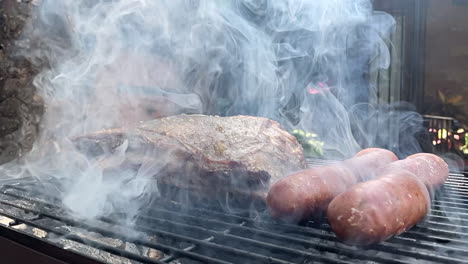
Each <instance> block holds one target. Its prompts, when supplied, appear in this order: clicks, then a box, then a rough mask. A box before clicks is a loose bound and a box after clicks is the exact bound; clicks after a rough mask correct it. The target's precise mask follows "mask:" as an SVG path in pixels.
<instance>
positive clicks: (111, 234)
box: [0, 160, 468, 264]
mask: <svg viewBox="0 0 468 264" xmlns="http://www.w3.org/2000/svg"><path fill="white" fill-rule="evenodd" d="M326 163H329V161H322V160H313V161H310V165H311V166H318V165H323V164H326ZM466 176H467V175H466V173H465V174H464V173H451V174H450V177H449V179H448V181H447V182H446V184H445V186H444V187H443V188H442V190H441V191H440V192H439V193H437V194H436V197H435V199H434V201H433V207H432V211H431V213H430V215H429V216H428V217H427V218H426V219H425V221H423V222H422V223H420V224H418V225H417V226H416V227H414V228H412V229H411V230H409V231H408V232H405V233H403V234H401V235H399V236H397V237H394V238H392V239H390V240H388V241H386V242H383V243H380V244H378V245H374V246H370V247H360V248H357V247H352V246H348V245H345V244H343V243H340V242H339V241H337V239H336V238H335V236H334V234H333V233H332V232H331V230H330V227H329V226H328V225H327V223H326V221H323V222H321V221H310V222H307V223H304V224H302V225H289V224H284V223H277V222H275V221H274V220H272V219H270V218H269V217H268V216H267V215H261V214H258V215H254V216H252V215H245V214H242V213H236V214H234V213H233V214H231V213H226V212H221V211H218V210H215V209H213V208H206V207H188V206H185V205H182V204H178V203H175V202H170V201H157V202H155V204H154V205H153V206H151V209H149V210H147V211H145V213H142V214H141V215H138V216H137V218H136V219H135V223H136V224H135V226H134V227H132V229H131V230H130V229H129V227H128V226H125V225H123V224H122V223H120V222H119V220H118V219H119V217H118V214H117V215H115V216H112V217H102V218H99V219H98V220H93V221H86V220H78V219H77V218H76V217H72V216H70V215H69V214H68V213H67V212H66V211H65V210H64V209H63V208H61V207H60V206H59V204H60V203H59V202H58V198H57V196H55V195H54V194H53V192H51V191H50V190H51V188H50V186H46V185H47V184H51V185H53V184H54V180H53V179H52V178H51V179H50V181H47V180H41V181H40V182H39V181H37V180H35V179H34V178H20V179H8V180H3V181H1V182H0V190H1V191H0V193H1V194H0V215H1V218H0V247H1V248H2V249H3V250H2V255H1V256H0V258H2V261H1V262H2V263H33V262H34V263H52V264H54V263H468V227H467V226H466V224H467V223H468V220H466V219H465V217H466V216H468V179H467V178H466ZM46 190H47V191H46Z"/></svg>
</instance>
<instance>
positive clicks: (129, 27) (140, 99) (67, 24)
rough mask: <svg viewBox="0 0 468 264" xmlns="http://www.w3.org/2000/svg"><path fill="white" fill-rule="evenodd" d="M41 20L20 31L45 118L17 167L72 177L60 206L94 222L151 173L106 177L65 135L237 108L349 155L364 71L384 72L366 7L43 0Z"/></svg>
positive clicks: (127, 204)
mask: <svg viewBox="0 0 468 264" xmlns="http://www.w3.org/2000/svg"><path fill="white" fill-rule="evenodd" d="M38 17H39V19H38V21H36V22H35V23H37V25H35V27H34V28H35V30H34V31H33V32H28V34H34V35H35V37H36V39H37V41H38V43H40V45H41V47H42V48H41V49H32V50H30V51H28V54H27V56H28V57H29V58H30V59H31V60H32V61H44V60H45V61H48V63H49V65H50V67H48V68H47V69H45V70H44V71H43V72H41V73H40V74H39V75H38V76H37V77H36V78H35V82H34V83H35V85H36V86H37V87H38V89H39V91H40V92H41V95H42V96H43V97H44V99H45V102H46V105H47V111H46V114H45V117H44V123H43V131H42V132H43V133H42V137H41V138H40V139H39V140H38V142H37V144H36V147H35V150H34V151H33V153H32V154H31V155H30V157H28V158H27V159H26V160H27V167H26V168H27V170H28V171H29V172H30V173H32V174H33V175H37V176H39V175H44V174H49V175H57V177H61V178H64V179H66V180H67V181H68V182H70V183H69V184H68V185H67V195H66V197H64V203H65V205H67V206H68V207H69V208H71V209H72V210H73V211H75V212H76V213H78V214H81V215H85V216H91V217H94V216H97V215H100V214H108V213H110V212H112V211H113V210H117V209H119V210H125V211H128V208H136V209H133V211H132V212H129V213H130V214H133V213H136V211H137V210H138V206H137V205H139V206H141V200H142V199H143V200H145V199H146V198H145V197H146V196H144V194H145V193H147V192H149V191H150V190H149V189H150V188H152V187H151V186H150V185H148V183H147V182H146V181H145V180H147V179H149V178H151V176H152V175H153V174H154V172H155V171H157V169H158V168H157V166H156V165H154V164H153V165H148V166H147V167H145V166H143V167H144V168H140V170H139V171H138V172H137V175H134V174H131V173H129V174H128V175H126V174H125V172H124V173H123V174H124V175H123V176H119V177H117V176H116V177H113V178H112V179H109V178H106V177H104V176H103V172H102V168H101V167H99V166H97V165H96V164H97V163H99V162H102V161H96V160H90V159H89V158H88V157H84V156H82V154H78V153H75V152H74V151H73V149H72V148H71V147H70V146H69V145H68V143H67V138H69V137H71V136H74V135H80V134H84V133H87V132H92V131H96V130H100V129H104V128H112V127H120V126H125V125H130V124H132V123H136V122H138V121H142V120H147V119H151V118H154V117H157V116H162V115H172V114H178V113H204V114H218V115H235V114H248V115H258V116H265V117H269V118H272V119H275V120H277V121H279V122H280V123H282V124H283V125H284V126H285V127H287V128H289V129H293V128H300V129H306V130H311V131H314V132H316V133H317V134H318V135H319V137H320V139H321V140H323V141H325V142H326V144H325V153H327V155H328V156H329V157H338V158H343V157H348V156H350V155H352V154H354V153H355V152H356V151H357V150H359V148H360V146H359V145H358V143H357V141H356V133H354V134H353V132H352V129H351V127H352V125H356V124H358V123H359V122H358V121H357V118H356V117H355V116H352V117H353V119H351V120H353V121H356V122H355V123H350V115H349V113H348V112H349V110H350V109H351V107H352V106H354V105H356V104H357V103H363V102H366V96H368V95H369V94H373V91H372V89H373V87H371V86H370V85H369V82H368V80H367V79H366V76H368V75H369V74H370V73H372V72H374V71H376V70H378V69H379V68H385V67H388V66H389V61H390V54H389V50H388V45H387V44H385V40H386V38H387V36H388V35H389V34H390V32H391V31H392V28H393V26H394V24H395V22H394V20H393V18H392V17H391V16H390V15H387V14H384V13H379V12H373V10H372V5H371V1H370V0H290V1H283V0H278V1H262V0H232V1H208V0H207V1H203V0H160V1H152V0H44V1H42V3H41V6H40V10H39V13H38ZM371 65H372V67H371ZM363 98H364V99H363ZM355 113H356V112H355ZM363 115H368V116H372V114H370V113H367V112H366V113H362V115H361V114H360V115H359V117H362V116H363ZM361 119H362V118H361ZM357 131H360V134H359V135H361V134H362V136H363V137H366V136H367V133H368V129H362V126H358V129H357ZM52 142H58V143H52ZM368 143H369V142H368ZM369 144H370V143H369ZM54 146H55V147H54ZM121 148H125V145H123V146H121ZM51 150H53V151H51ZM119 153H124V149H122V152H120V151H117V152H116V153H115V155H116V157H117V158H116V159H118V157H119ZM52 154H53V155H52ZM161 159H162V160H164V159H163V157H162V158H161ZM142 197H143V198H142ZM106 201H108V202H106ZM109 201H110V202H109ZM136 201H137V202H136ZM145 201H146V200H145Z"/></svg>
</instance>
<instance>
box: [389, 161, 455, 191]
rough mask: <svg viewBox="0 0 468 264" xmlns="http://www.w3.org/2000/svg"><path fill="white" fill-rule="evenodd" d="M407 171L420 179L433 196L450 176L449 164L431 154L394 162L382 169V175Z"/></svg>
mask: <svg viewBox="0 0 468 264" xmlns="http://www.w3.org/2000/svg"><path fill="white" fill-rule="evenodd" d="M399 169H402V170H407V171H409V172H411V173H413V174H414V175H415V176H416V177H418V178H419V179H420V180H421V181H422V182H423V183H424V184H425V185H426V188H427V189H428V191H429V193H430V194H431V195H432V194H433V193H434V191H435V190H436V189H437V188H439V187H440V186H442V185H443V184H444V182H445V181H446V180H447V178H448V176H449V168H448V165H447V163H446V162H445V161H444V160H443V159H442V158H440V157H438V156H436V155H434V154H430V153H418V154H414V155H411V156H409V157H407V158H406V159H404V160H399V161H396V162H392V163H391V164H388V165H387V166H384V167H383V168H382V173H386V172H391V171H395V170H399Z"/></svg>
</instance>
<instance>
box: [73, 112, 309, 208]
mask: <svg viewBox="0 0 468 264" xmlns="http://www.w3.org/2000/svg"><path fill="white" fill-rule="evenodd" d="M73 140H74V142H75V144H76V146H77V148H78V149H79V150H80V151H81V152H83V153H86V154H87V155H88V156H89V157H97V156H99V157H110V158H107V159H101V161H102V160H104V161H105V162H102V164H103V165H102V166H103V167H105V168H106V169H112V170H113V169H115V168H117V169H118V168H121V167H122V166H125V167H126V168H129V167H130V168H138V167H139V166H142V164H143V163H146V164H147V165H148V164H150V166H151V167H152V168H153V172H152V173H154V177H155V178H156V179H157V183H158V188H159V191H160V192H161V194H162V195H163V197H166V198H170V199H176V200H179V201H180V200H183V201H185V202H187V201H191V202H205V201H207V202H210V203H211V202H213V201H217V202H222V203H221V204H223V205H226V204H228V205H240V204H241V205H242V207H243V206H244V205H250V204H251V202H260V204H263V202H264V200H265V197H266V194H267V192H268V190H269V187H270V186H271V184H272V183H274V182H276V181H277V180H279V179H280V178H282V177H284V176H286V175H287V174H288V173H291V172H293V171H296V170H299V169H304V168H305V167H306V165H305V161H304V156H303V149H302V147H301V145H300V144H299V143H298V141H297V140H296V138H295V137H294V136H292V135H291V134H289V133H288V132H287V131H285V130H284V129H283V128H282V127H281V126H280V125H279V124H278V123H277V122H275V121H272V120H269V119H266V118H262V117H252V116H232V117H217V116H204V115H179V116H172V117H166V118H161V119H155V120H151V121H147V122H144V123H141V124H140V125H139V126H137V127H134V128H122V129H111V130H105V131H100V132H96V133H92V134H87V135H84V136H80V137H76V138H74V139H73ZM126 140H127V143H128V147H127V149H126V152H125V159H124V160H125V161H123V162H122V160H120V161H118V162H116V161H113V160H112V155H111V154H112V153H113V152H114V151H115V149H116V148H117V147H119V146H121V145H122V144H124V142H125V141H126ZM127 143H125V144H127ZM227 201H228V202H230V203H226V202H227Z"/></svg>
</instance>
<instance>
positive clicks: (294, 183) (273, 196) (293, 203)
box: [267, 149, 398, 222]
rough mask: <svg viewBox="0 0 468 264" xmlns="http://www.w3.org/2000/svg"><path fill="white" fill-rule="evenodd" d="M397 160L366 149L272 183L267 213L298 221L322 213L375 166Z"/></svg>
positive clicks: (388, 152)
mask: <svg viewBox="0 0 468 264" xmlns="http://www.w3.org/2000/svg"><path fill="white" fill-rule="evenodd" d="M395 160H398V158H397V157H396V155H395V154H394V153H393V152H391V151H388V150H385V149H366V150H363V151H361V152H359V153H358V154H356V155H355V156H354V157H353V158H351V159H349V160H346V161H343V162H340V163H338V164H334V165H329V166H323V167H318V168H312V169H307V170H302V171H299V172H296V173H294V174H291V175H289V176H287V177H285V178H283V179H281V180H279V181H278V182H276V183H275V184H274V185H273V186H272V187H271V188H270V191H269V192H268V196H267V204H268V208H269V211H270V214H271V215H272V216H273V217H275V218H279V219H282V220H284V221H288V222H298V221H300V220H304V219H307V218H309V217H311V216H313V215H317V216H318V215H320V214H321V213H324V212H326V209H327V206H328V204H329V202H330V201H331V200H332V199H333V198H334V197H335V196H337V195H338V194H340V193H342V192H344V191H346V190H347V189H348V188H349V187H350V186H352V185H354V184H356V183H358V182H360V181H362V180H364V179H366V178H368V177H370V175H372V174H373V173H374V172H375V171H376V170H377V169H378V168H379V167H381V166H383V165H386V164H389V163H391V162H393V161H395Z"/></svg>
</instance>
